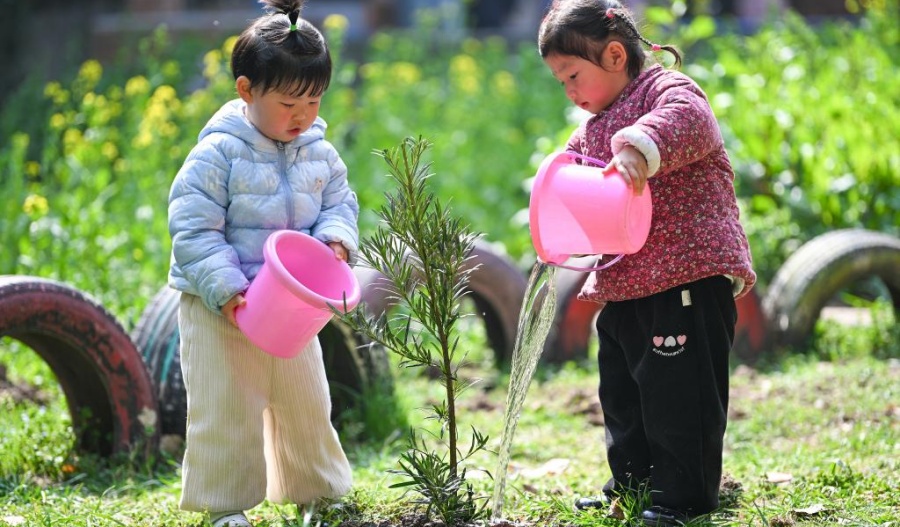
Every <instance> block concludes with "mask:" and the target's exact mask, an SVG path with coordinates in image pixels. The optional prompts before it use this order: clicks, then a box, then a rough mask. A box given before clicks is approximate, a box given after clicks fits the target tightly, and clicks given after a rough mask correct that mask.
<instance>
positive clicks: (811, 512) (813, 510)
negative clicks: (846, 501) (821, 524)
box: [793, 503, 825, 518]
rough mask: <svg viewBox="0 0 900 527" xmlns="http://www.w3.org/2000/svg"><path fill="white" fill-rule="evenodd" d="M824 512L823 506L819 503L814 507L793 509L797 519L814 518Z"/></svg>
mask: <svg viewBox="0 0 900 527" xmlns="http://www.w3.org/2000/svg"><path fill="white" fill-rule="evenodd" d="M824 511H825V506H824V505H822V504H821V503H816V504H815V505H813V506H811V507H807V508H805V509H794V510H793V513H794V514H795V515H796V516H798V517H801V518H805V517H808V516H815V515H817V514H819V513H821V512H824Z"/></svg>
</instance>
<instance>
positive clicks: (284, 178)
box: [275, 141, 294, 229]
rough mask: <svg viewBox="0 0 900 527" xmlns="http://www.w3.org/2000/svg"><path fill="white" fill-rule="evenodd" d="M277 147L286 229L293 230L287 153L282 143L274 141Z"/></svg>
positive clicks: (292, 209) (292, 207) (292, 208)
mask: <svg viewBox="0 0 900 527" xmlns="http://www.w3.org/2000/svg"><path fill="white" fill-rule="evenodd" d="M275 146H277V147H278V165H279V169H280V171H281V184H282V186H283V187H284V206H285V208H286V209H287V218H288V224H287V226H286V228H288V229H293V228H294V206H293V203H292V200H291V194H292V193H291V183H290V181H288V167H287V152H285V149H284V143H282V142H281V141H275Z"/></svg>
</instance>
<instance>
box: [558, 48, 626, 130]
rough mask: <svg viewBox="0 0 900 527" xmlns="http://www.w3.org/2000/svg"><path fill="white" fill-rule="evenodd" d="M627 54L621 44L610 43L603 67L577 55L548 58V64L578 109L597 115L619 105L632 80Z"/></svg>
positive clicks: (603, 56)
mask: <svg viewBox="0 0 900 527" xmlns="http://www.w3.org/2000/svg"><path fill="white" fill-rule="evenodd" d="M626 59H627V55H626V54H625V49H624V48H623V47H622V45H621V44H620V43H618V42H610V43H609V45H607V46H606V49H604V51H603V54H602V56H601V64H603V67H600V66H598V65H597V64H594V63H593V62H591V61H589V60H585V59H583V58H581V57H577V56H574V55H559V54H553V55H548V56H547V57H546V58H545V59H544V63H546V64H547V67H549V68H550V71H552V72H553V76H554V77H556V79H557V80H559V82H560V83H561V84H562V85H563V88H565V90H566V97H568V98H569V100H570V101H572V102H573V103H575V105H576V106H578V107H579V108H581V109H583V110H587V111H589V112H591V113H592V114H597V113H600V112H602V111H603V110H605V109H606V108H607V107H609V105H611V104H612V103H613V102H615V100H616V98H617V97H618V96H619V94H620V93H622V90H623V89H625V86H627V85H628V82H629V81H630V79H629V77H628V71H627V69H626V67H625V63H626Z"/></svg>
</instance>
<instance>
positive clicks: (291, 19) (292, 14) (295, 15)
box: [287, 10, 300, 33]
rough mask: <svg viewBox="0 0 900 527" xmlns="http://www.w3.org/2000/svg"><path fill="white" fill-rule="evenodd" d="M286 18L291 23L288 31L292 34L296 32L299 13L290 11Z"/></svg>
mask: <svg viewBox="0 0 900 527" xmlns="http://www.w3.org/2000/svg"><path fill="white" fill-rule="evenodd" d="M287 16H288V21H289V22H290V23H291V28H290V29H289V31H290V32H291V33H293V32H294V31H297V19H298V18H300V11H299V10H294V11H291V12H290V13H287Z"/></svg>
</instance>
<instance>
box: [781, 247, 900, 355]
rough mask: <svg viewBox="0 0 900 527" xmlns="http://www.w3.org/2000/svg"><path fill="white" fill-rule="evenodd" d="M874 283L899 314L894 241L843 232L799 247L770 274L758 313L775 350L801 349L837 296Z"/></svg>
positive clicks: (898, 259) (898, 252) (899, 252)
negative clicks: (877, 282)
mask: <svg viewBox="0 0 900 527" xmlns="http://www.w3.org/2000/svg"><path fill="white" fill-rule="evenodd" d="M872 277H877V278H879V279H881V281H882V282H883V283H884V285H885V286H886V288H887V290H888V293H889V294H890V297H891V301H892V303H893V305H894V308H895V309H898V308H900V239H898V238H897V237H895V236H891V235H888V234H884V233H880V232H874V231H868V230H865V229H843V230H837V231H832V232H829V233H826V234H823V235H821V236H817V237H816V238H813V239H812V240H810V241H809V242H807V243H805V244H804V245H803V246H801V247H800V249H799V250H798V251H797V252H795V253H794V254H792V255H791V256H790V258H788V259H787V261H786V262H785V263H784V265H783V266H782V267H781V268H780V269H779V270H778V272H777V273H776V274H775V277H774V279H773V280H772V284H771V285H770V286H769V288H768V291H767V292H766V295H765V298H764V299H763V312H764V313H765V316H766V320H767V325H768V328H769V331H770V332H771V335H772V339H773V344H774V345H775V346H777V347H798V346H802V345H804V344H806V343H807V340H808V338H809V337H810V336H811V335H812V332H813V329H814V327H815V323H816V321H817V320H818V318H819V315H820V314H821V312H822V308H823V307H824V306H825V305H826V303H827V302H828V301H829V300H830V299H832V298H833V297H834V296H835V295H836V294H837V293H839V292H840V291H842V290H844V289H846V288H847V287H848V286H851V285H853V284H855V283H857V282H859V281H861V280H863V279H866V278H872Z"/></svg>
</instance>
